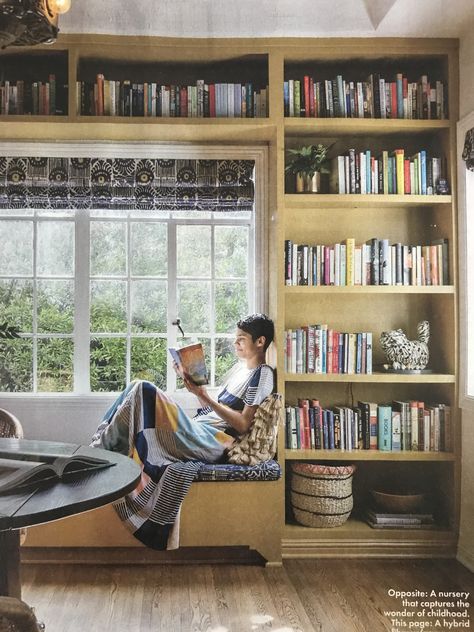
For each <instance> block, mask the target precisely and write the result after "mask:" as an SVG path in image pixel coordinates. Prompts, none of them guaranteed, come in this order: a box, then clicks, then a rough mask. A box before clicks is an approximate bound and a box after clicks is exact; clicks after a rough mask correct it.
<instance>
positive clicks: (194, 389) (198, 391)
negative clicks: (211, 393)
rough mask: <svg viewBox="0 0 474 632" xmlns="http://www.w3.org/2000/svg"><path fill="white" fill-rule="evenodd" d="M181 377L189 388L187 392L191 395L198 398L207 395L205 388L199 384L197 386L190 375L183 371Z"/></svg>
mask: <svg viewBox="0 0 474 632" xmlns="http://www.w3.org/2000/svg"><path fill="white" fill-rule="evenodd" d="M181 377H182V378H183V381H184V386H185V387H186V388H187V390H188V391H189V392H190V393H193V395H196V397H203V396H204V395H207V391H206V389H205V388H204V386H199V385H198V384H195V383H194V382H193V381H192V379H191V376H190V375H189V373H185V372H184V371H183V374H182V376H181Z"/></svg>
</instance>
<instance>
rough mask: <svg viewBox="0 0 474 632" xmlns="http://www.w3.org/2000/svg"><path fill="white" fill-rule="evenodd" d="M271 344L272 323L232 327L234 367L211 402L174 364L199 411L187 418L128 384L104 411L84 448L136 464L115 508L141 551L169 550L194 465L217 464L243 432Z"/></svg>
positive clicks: (259, 318)
mask: <svg viewBox="0 0 474 632" xmlns="http://www.w3.org/2000/svg"><path fill="white" fill-rule="evenodd" d="M273 337H274V325H273V322H272V321H271V320H270V319H269V318H268V317H267V316H265V315H264V314H253V315H251V316H248V317H247V318H244V319H243V320H240V321H239V322H238V323H237V331H236V337H235V341H234V347H235V352H236V355H237V357H238V359H239V360H240V361H241V362H239V363H238V364H237V366H236V367H234V369H233V370H231V372H230V374H229V377H228V379H227V380H226V381H225V383H224V385H223V387H222V389H221V391H220V393H219V395H218V397H217V400H216V399H214V398H213V397H211V395H210V394H209V393H208V392H207V389H206V388H205V386H198V385H196V384H195V383H194V382H193V381H192V380H191V379H190V376H189V375H188V374H186V373H185V372H183V371H182V370H181V369H180V368H179V367H178V365H175V368H176V370H177V371H178V372H179V373H180V375H181V376H182V377H183V380H184V384H185V386H186V388H187V389H188V391H189V392H191V393H193V394H194V395H196V397H197V398H198V400H199V402H200V404H201V408H200V409H199V410H198V411H197V414H196V415H195V417H194V418H191V417H189V416H188V415H187V414H186V413H185V411H184V410H183V409H182V408H181V407H180V406H179V405H178V404H176V403H175V402H174V401H173V400H172V399H171V398H170V397H169V396H168V395H167V394H166V393H164V392H163V391H162V390H161V389H160V388H158V387H157V386H155V385H154V384H151V383H150V382H144V381H138V382H133V383H132V384H130V385H129V386H128V387H127V388H126V389H125V391H124V392H123V393H122V395H120V397H119V398H118V399H117V400H116V401H115V402H114V404H113V405H112V406H111V408H110V409H109V410H108V411H107V412H106V414H105V416H104V419H103V421H102V422H101V424H100V425H99V427H98V429H97V432H96V434H95V435H94V437H93V440H92V445H95V446H98V447H102V448H105V449H108V450H115V451H117V452H122V453H123V454H128V455H129V456H133V458H134V459H135V460H136V461H139V462H141V465H142V480H141V483H140V485H139V486H138V487H137V488H136V489H135V490H134V491H133V492H132V493H130V494H128V495H127V496H125V497H124V498H123V499H121V500H120V501H118V502H117V503H115V508H116V510H117V512H118V514H119V516H120V517H121V518H122V520H123V521H124V523H125V524H126V526H127V527H128V528H129V529H130V530H131V531H132V532H133V534H134V535H135V536H136V537H137V538H138V539H139V540H140V541H141V542H143V543H144V544H146V545H147V546H151V547H153V548H157V549H164V548H176V544H175V543H173V542H171V538H172V535H170V534H172V533H174V532H172V526H173V525H174V522H175V520H176V517H177V515H178V513H179V509H180V506H181V502H182V501H183V498H184V496H185V494H186V493H187V490H188V489H189V486H190V485H191V483H192V481H193V478H194V476H195V474H196V472H197V471H198V470H199V468H200V467H201V463H202V462H207V463H216V462H218V461H221V460H222V459H223V457H224V454H225V451H226V449H228V448H230V447H231V446H232V444H233V442H234V439H235V437H236V436H238V435H240V434H244V433H246V432H247V431H248V430H249V429H250V426H251V425H252V421H253V418H254V416H255V412H256V410H257V408H258V406H259V404H261V403H262V402H263V400H264V399H265V398H266V397H267V396H268V395H270V394H271V393H272V391H273V387H274V383H273V380H274V378H273V370H272V368H271V367H270V366H269V365H268V364H266V363H265V352H266V350H267V348H268V347H269V345H270V343H271V342H272V341H273ZM168 538H170V541H169V540H168Z"/></svg>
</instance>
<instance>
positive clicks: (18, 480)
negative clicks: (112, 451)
mask: <svg viewBox="0 0 474 632" xmlns="http://www.w3.org/2000/svg"><path fill="white" fill-rule="evenodd" d="M12 454H14V456H19V457H21V455H17V454H15V453H12ZM38 458H40V456H39V455H38ZM112 465H115V463H111V462H110V461H107V460H106V459H98V458H96V457H91V456H87V455H82V454H73V455H72V456H61V457H58V458H56V459H55V460H54V461H52V462H49V463H44V462H40V461H32V460H30V459H29V458H26V459H21V460H20V459H11V458H0V494H5V493H15V492H16V491H17V490H23V489H25V488H30V487H39V486H41V485H44V484H46V483H50V482H54V481H58V480H60V479H63V478H65V477H67V476H70V475H72V474H83V473H85V472H90V471H93V470H100V469H103V468H106V467H111V466H112Z"/></svg>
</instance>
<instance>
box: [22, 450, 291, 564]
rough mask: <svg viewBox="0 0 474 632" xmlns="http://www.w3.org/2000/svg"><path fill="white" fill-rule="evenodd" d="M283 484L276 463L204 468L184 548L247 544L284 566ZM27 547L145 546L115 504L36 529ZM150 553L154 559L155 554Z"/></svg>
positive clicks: (186, 515)
mask: <svg viewBox="0 0 474 632" xmlns="http://www.w3.org/2000/svg"><path fill="white" fill-rule="evenodd" d="M229 483H232V484H229ZM262 483H264V484H262ZM281 486H282V480H281V469H280V465H279V464H278V463H277V462H276V461H273V460H272V461H266V462H264V463H260V464H258V465H254V466H248V465H233V464H230V463H225V464H205V465H203V467H202V468H201V469H200V470H199V471H198V473H197V475H196V478H195V482H193V484H192V485H191V488H190V490H189V492H188V494H187V495H186V498H185V500H184V502H183V506H182V510H181V520H180V546H181V547H223V546H226V547H227V546H248V547H249V548H250V549H253V550H255V551H257V552H258V553H260V554H261V555H262V556H263V557H264V558H265V559H266V560H267V563H270V564H278V563H281V531H280V529H281V525H282V524H283V510H284V503H283V498H284V493H283V490H282V488H281ZM25 547H66V548H68V549H69V548H70V547H85V548H88V549H90V547H101V548H109V547H142V548H145V547H144V545H143V544H142V543H141V542H139V541H138V540H137V539H136V538H134V537H133V535H132V534H131V533H130V532H129V531H128V530H127V529H126V527H125V526H124V525H123V524H122V523H121V521H120V519H119V517H118V516H117V514H116V513H115V510H114V509H113V507H112V505H108V506H106V507H101V508H99V509H95V510H93V511H89V512H86V513H83V514H79V515H76V516H72V517H70V518H64V519H63V520H58V521H56V522H52V523H48V524H45V525H41V526H38V527H32V528H30V529H29V530H28V537H27V539H26V542H25ZM152 554H153V559H156V551H152ZM77 556H78V559H79V558H80V551H79V550H78V551H77ZM26 557H28V556H26ZM140 560H141V561H143V556H140Z"/></svg>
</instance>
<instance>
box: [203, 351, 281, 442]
mask: <svg viewBox="0 0 474 632" xmlns="http://www.w3.org/2000/svg"><path fill="white" fill-rule="evenodd" d="M273 387H274V376H273V369H272V368H271V367H270V366H269V365H268V364H260V365H259V366H257V367H255V368H254V369H247V367H246V366H245V365H244V364H241V363H239V364H237V365H236V366H235V367H234V368H233V369H232V370H231V372H230V373H229V376H228V379H227V380H226V381H225V383H224V385H223V387H222V390H221V391H220V393H219V395H218V396H217V401H218V402H219V404H225V405H226V406H229V408H232V410H237V411H239V412H240V411H242V410H243V409H244V407H245V406H258V405H259V404H261V403H262V402H263V400H264V399H265V398H266V397H268V396H269V395H270V394H271V393H272V392H273ZM194 419H195V420H196V421H209V422H214V423H215V422H219V421H221V422H222V420H221V418H220V417H219V415H218V414H217V413H216V412H215V411H213V410H212V408H211V407H210V406H206V407H205V408H199V409H198V411H197V413H196V415H195V417H194ZM227 430H231V428H230V427H229V426H228V425H227V424H226V432H227Z"/></svg>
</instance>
